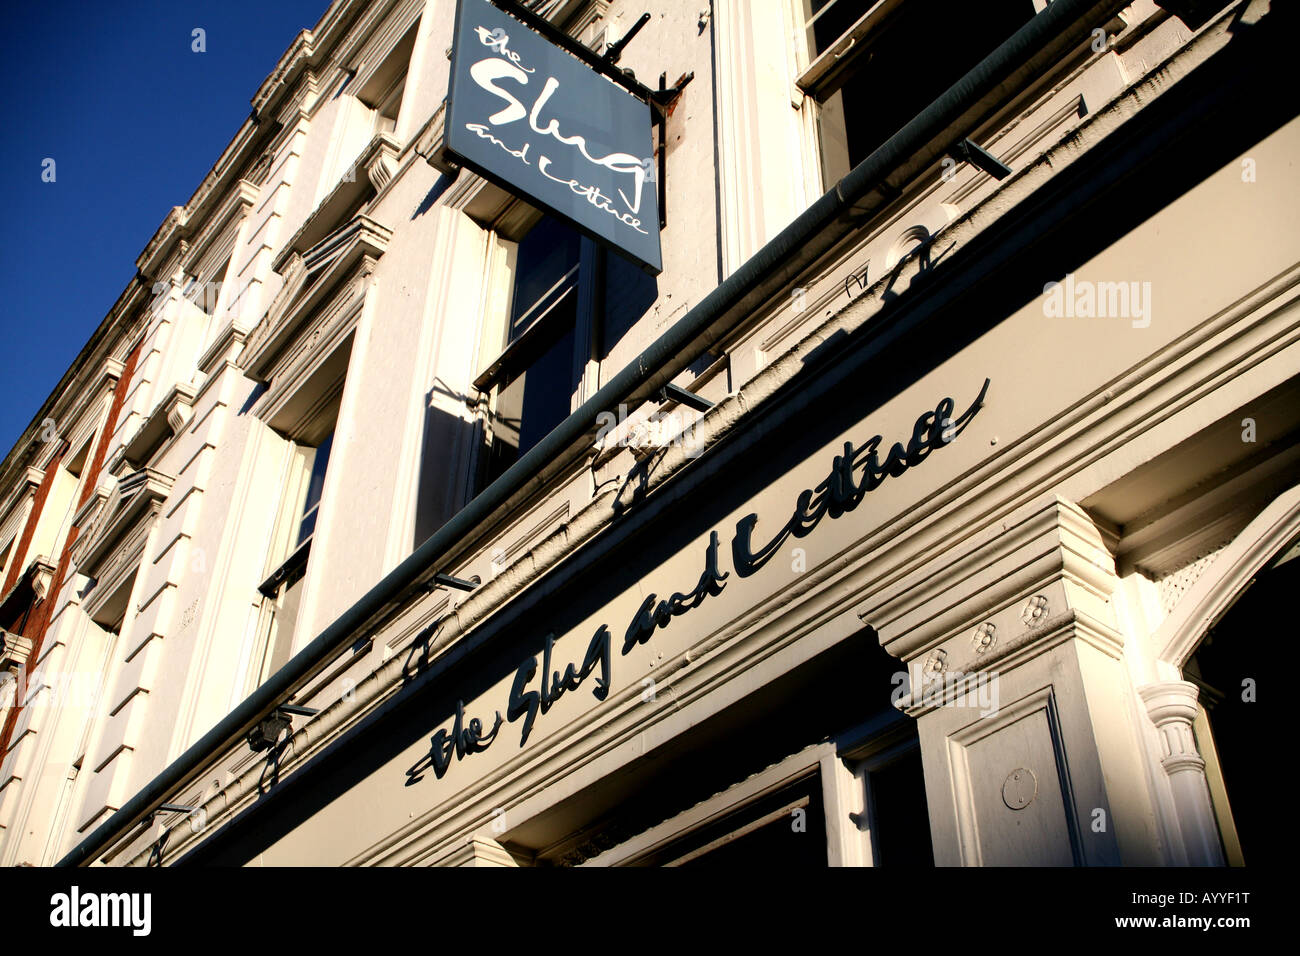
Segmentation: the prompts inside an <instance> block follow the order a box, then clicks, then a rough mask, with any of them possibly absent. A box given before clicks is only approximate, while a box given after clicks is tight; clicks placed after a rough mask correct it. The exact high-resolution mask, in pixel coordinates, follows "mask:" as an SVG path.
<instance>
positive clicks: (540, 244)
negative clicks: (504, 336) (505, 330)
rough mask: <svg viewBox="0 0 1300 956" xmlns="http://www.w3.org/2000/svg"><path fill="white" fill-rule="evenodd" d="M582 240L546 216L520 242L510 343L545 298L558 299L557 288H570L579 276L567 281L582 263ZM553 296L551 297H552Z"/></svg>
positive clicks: (533, 315) (528, 321)
mask: <svg viewBox="0 0 1300 956" xmlns="http://www.w3.org/2000/svg"><path fill="white" fill-rule="evenodd" d="M580 243H581V237H580V236H579V235H578V233H577V232H575V231H574V230H573V229H570V228H569V227H568V226H566V225H564V224H563V223H561V222H557V221H556V220H554V219H552V218H550V217H549V216H544V217H542V219H541V221H540V222H538V223H537V225H535V226H533V228H532V229H530V230H529V231H528V235H526V236H524V238H523V239H522V240H521V241H520V243H519V249H518V252H517V255H516V259H515V292H514V302H513V304H512V306H511V314H510V341H512V342H513V341H514V340H515V339H516V338H518V336H519V334H520V333H521V332H523V331H524V329H526V328H527V327H528V326H529V325H530V324H531V323H532V322H533V320H534V319H536V318H537V314H538V312H539V311H541V310H540V309H538V308H537V306H538V305H539V304H540V303H541V302H542V300H543V299H544V298H547V299H550V298H554V297H555V295H556V286H557V285H561V283H562V285H561V288H566V287H568V286H569V285H570V284H573V283H575V282H576V280H577V277H576V275H574V276H572V277H571V278H569V279H568V280H567V281H564V280H565V277H566V276H569V274H570V273H571V272H572V271H573V269H574V267H575V266H577V264H578V252H579V248H580ZM548 293H549V295H548Z"/></svg>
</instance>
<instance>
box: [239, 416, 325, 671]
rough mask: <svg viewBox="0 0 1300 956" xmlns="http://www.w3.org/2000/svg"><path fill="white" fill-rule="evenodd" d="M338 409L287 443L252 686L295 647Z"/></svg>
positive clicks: (263, 594)
mask: <svg viewBox="0 0 1300 956" xmlns="http://www.w3.org/2000/svg"><path fill="white" fill-rule="evenodd" d="M337 414H338V412H337V403H336V404H335V407H334V408H333V410H332V411H331V412H330V413H329V414H327V415H325V416H322V418H321V420H320V421H318V422H317V424H316V425H315V428H314V432H315V434H312V435H310V436H304V438H303V439H302V440H300V441H293V442H290V443H289V454H288V466H287V469H286V475H285V485H284V495H283V497H282V499H281V510H280V515H279V518H278V520H277V521H276V525H275V531H274V533H273V537H272V542H271V556H272V557H271V559H270V563H274V569H273V570H272V571H271V572H270V574H269V575H268V576H267V578H266V580H264V581H263V582H262V584H261V586H260V587H259V588H258V590H259V591H260V592H261V593H262V597H263V602H262V613H261V620H260V626H259V633H260V634H261V635H262V639H261V641H260V642H259V652H258V660H257V665H256V667H255V669H254V684H253V686H256V685H258V684H261V683H262V682H263V681H265V680H266V679H267V678H268V677H270V676H271V675H272V674H274V673H275V672H276V671H277V670H279V669H280V668H281V667H283V666H284V664H285V662H286V661H288V660H289V655H290V654H291V653H292V650H293V639H294V631H295V628H296V625H297V620H298V611H299V607H300V604H301V602H302V592H303V583H304V579H305V578H306V575H307V559H308V557H309V556H310V554H311V543H312V539H313V537H314V535H315V533H316V527H317V516H318V515H319V513H320V505H321V497H322V491H323V489H324V487H325V473H326V470H327V469H328V468H329V460H330V452H331V450H332V449H333V445H334V420H335V418H336V417H337ZM309 442H312V443H309ZM313 443H314V444H313Z"/></svg>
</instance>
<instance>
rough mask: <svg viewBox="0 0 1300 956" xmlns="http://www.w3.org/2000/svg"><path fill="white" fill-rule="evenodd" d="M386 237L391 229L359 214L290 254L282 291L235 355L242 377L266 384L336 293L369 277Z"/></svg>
mask: <svg viewBox="0 0 1300 956" xmlns="http://www.w3.org/2000/svg"><path fill="white" fill-rule="evenodd" d="M391 237H392V231H391V230H389V229H388V228H386V227H385V226H382V225H380V224H379V223H377V222H375V220H373V219H371V218H369V217H368V216H363V215H359V216H357V217H355V218H354V219H353V220H352V221H351V222H349V223H348V224H347V225H346V226H344V227H343V228H342V229H340V230H339V231H338V232H336V233H334V234H333V235H331V236H328V237H326V238H325V239H324V240H322V241H321V242H319V243H317V244H316V245H315V246H313V247H312V248H311V249H309V250H308V251H307V252H306V253H305V254H303V255H301V256H298V255H297V254H294V256H293V257H292V258H291V259H290V260H289V262H288V264H287V265H286V266H285V267H284V276H285V283H284V287H283V288H282V289H281V290H280V294H279V295H278V296H276V299H275V301H274V302H273V303H271V308H270V309H268V310H267V314H266V317H265V318H264V319H263V320H262V321H261V323H259V325H258V327H257V329H256V330H255V331H254V332H253V334H252V335H251V336H250V337H249V339H248V342H247V343H246V344H245V346H244V351H243V353H241V355H240V361H241V363H242V364H243V366H244V370H245V372H246V374H248V375H249V377H251V378H253V379H254V380H256V381H259V382H268V381H270V378H271V373H272V369H273V368H274V366H275V365H276V363H277V362H278V360H279V358H280V356H281V355H282V354H284V353H285V351H286V350H287V349H288V347H289V345H290V343H291V342H292V341H293V339H294V337H295V336H296V335H297V333H298V332H299V331H300V330H301V329H302V328H303V327H304V326H305V325H306V324H307V322H308V321H309V320H310V319H311V318H312V316H313V315H315V314H317V312H318V310H319V309H320V308H321V307H323V306H324V304H325V303H326V302H328V301H330V299H331V298H333V297H335V296H334V293H335V291H336V290H347V289H349V288H352V289H353V291H355V289H354V288H353V287H351V286H349V285H348V284H347V283H349V282H351V280H354V279H356V278H357V277H358V276H368V275H369V274H370V272H371V271H372V270H373V268H374V264H375V262H377V261H378V259H379V258H380V257H381V256H382V255H383V254H384V251H385V250H386V249H387V248H388V240H389V239H390V238H391ZM344 294H347V293H346V291H345V293H344Z"/></svg>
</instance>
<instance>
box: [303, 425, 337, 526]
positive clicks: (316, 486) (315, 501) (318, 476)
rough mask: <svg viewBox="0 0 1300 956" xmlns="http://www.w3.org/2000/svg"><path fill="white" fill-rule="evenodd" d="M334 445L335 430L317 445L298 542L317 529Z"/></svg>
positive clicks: (308, 481) (304, 502) (308, 480)
mask: <svg viewBox="0 0 1300 956" xmlns="http://www.w3.org/2000/svg"><path fill="white" fill-rule="evenodd" d="M333 446H334V433H333V432H331V433H330V434H328V435H326V436H325V438H324V439H323V440H322V441H321V443H320V444H319V445H318V446H316V454H315V456H314V457H313V458H312V462H311V477H310V478H308V479H307V497H306V500H304V501H303V505H302V512H303V519H302V523H301V524H300V525H299V526H298V544H302V543H303V542H304V541H306V540H307V539H308V538H310V537H311V534H312V532H313V531H314V530H315V529H316V511H317V509H318V508H319V507H320V496H321V489H323V488H324V487H325V470H326V469H327V468H328V467H329V463H330V449H331V448H333Z"/></svg>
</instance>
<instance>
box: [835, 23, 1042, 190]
mask: <svg viewBox="0 0 1300 956" xmlns="http://www.w3.org/2000/svg"><path fill="white" fill-rule="evenodd" d="M837 6H838V5H837ZM828 16H829V15H828ZM1033 16H1034V5H1033V3H1032V2H1031V0H1000V2H998V3H987V4H985V3H981V4H952V5H944V6H943V8H942V13H941V15H939V13H938V11H937V10H936V7H935V5H934V4H927V3H905V4H903V5H902V7H901V9H900V10H899V11H898V12H897V13H896V14H895V15H894V17H893V19H892V20H891V21H890V22H889V24H888V25H887V26H885V27H884V29H883V30H882V31H881V32H880V33H879V34H878V35H877V36H876V37H875V38H874V39H870V40H869V42H870V47H869V49H867V50H863V51H862V52H861V53H859V54H858V55H857V57H856V58H855V59H854V61H853V62H852V64H851V66H850V69H851V71H852V72H851V73H850V74H849V75H848V79H847V80H846V81H845V82H844V84H843V87H842V89H841V90H840V91H839V94H840V96H841V97H842V98H841V100H840V102H838V103H836V102H829V101H830V100H833V99H834V96H833V94H834V93H835V92H836V91H834V90H826V91H823V92H822V93H821V94H820V96H819V98H820V99H822V100H823V102H825V103H826V106H827V108H828V112H829V115H830V118H831V119H832V121H833V122H834V123H836V124H839V123H842V126H843V129H842V133H841V132H840V131H839V130H830V131H825V130H824V133H825V135H828V136H829V137H830V138H831V139H832V140H834V139H838V138H839V137H840V136H841V135H842V137H843V139H844V141H845V143H846V145H847V150H848V157H847V159H848V165H849V167H850V168H851V167H853V166H856V165H857V164H858V163H860V162H861V161H862V160H864V159H865V158H866V157H867V156H869V155H870V154H871V152H872V151H873V150H875V149H876V148H877V147H879V146H880V145H881V144H882V143H884V142H885V140H887V139H888V138H889V137H890V136H892V135H894V133H896V132H898V131H899V130H900V129H902V128H903V127H904V126H906V125H907V123H909V122H910V121H911V120H912V119H913V118H914V117H916V116H917V115H918V114H919V113H920V112H921V111H922V110H924V109H925V108H926V107H927V106H929V105H930V103H932V102H933V101H934V100H936V99H937V98H938V97H939V96H940V95H941V94H942V93H943V92H944V91H945V90H947V89H948V88H949V87H950V86H952V84H953V83H955V82H956V81H957V80H958V79H960V78H961V77H962V76H963V75H965V74H966V73H967V72H968V71H969V70H970V69H971V68H972V67H974V66H975V64H977V63H979V62H980V60H982V59H984V58H985V57H986V56H988V55H989V54H990V53H991V52H993V50H994V49H995V48H997V46H998V45H999V44H1001V43H1002V41H1004V40H1005V39H1007V37H1009V36H1011V34H1013V33H1014V32H1015V31H1016V30H1018V29H1019V28H1020V27H1022V26H1023V25H1024V24H1026V23H1028V22H1029V21H1030V20H1031V19H1033ZM853 19H856V17H850V18H849V23H852V21H853ZM836 22H837V23H838V21H836ZM845 29H847V26H845ZM814 32H815V33H816V34H817V36H818V37H819V38H820V33H817V30H816V28H814ZM840 32H843V30H840ZM837 35H838V34H837ZM833 41H834V38H830V39H828V40H827V41H826V42H827V43H831V42H833ZM819 42H820V39H819ZM823 125H825V124H823Z"/></svg>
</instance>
